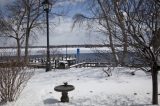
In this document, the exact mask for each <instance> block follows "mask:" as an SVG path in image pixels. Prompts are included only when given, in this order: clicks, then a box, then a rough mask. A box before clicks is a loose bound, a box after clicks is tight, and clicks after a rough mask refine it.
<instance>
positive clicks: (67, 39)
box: [34, 19, 104, 45]
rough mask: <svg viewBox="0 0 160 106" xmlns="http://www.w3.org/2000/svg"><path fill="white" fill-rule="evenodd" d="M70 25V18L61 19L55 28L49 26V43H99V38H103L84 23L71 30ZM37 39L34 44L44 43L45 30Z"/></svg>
mask: <svg viewBox="0 0 160 106" xmlns="http://www.w3.org/2000/svg"><path fill="white" fill-rule="evenodd" d="M71 27H72V20H71V19H64V20H61V23H60V24H59V25H58V26H56V27H55V29H51V28H53V27H51V26H50V35H49V37H50V45H66V44H95V43H101V42H102V41H101V39H104V37H103V36H100V34H99V33H96V32H90V31H87V30H86V26H85V25H84V26H83V27H75V28H74V29H73V30H72V29H71ZM38 39H39V40H38V41H37V42H36V43H34V45H46V33H45V32H44V33H43V36H42V34H41V36H40V37H39V38H38Z"/></svg>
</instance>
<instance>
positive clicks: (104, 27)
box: [73, 0, 128, 65]
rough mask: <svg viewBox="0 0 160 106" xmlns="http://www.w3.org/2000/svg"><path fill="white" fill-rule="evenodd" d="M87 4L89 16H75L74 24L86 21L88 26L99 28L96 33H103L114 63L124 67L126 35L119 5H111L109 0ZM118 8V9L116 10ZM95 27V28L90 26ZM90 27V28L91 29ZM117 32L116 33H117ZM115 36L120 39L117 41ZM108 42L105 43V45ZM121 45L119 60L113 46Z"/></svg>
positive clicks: (92, 0)
mask: <svg viewBox="0 0 160 106" xmlns="http://www.w3.org/2000/svg"><path fill="white" fill-rule="evenodd" d="M87 3H88V4H89V5H88V7H87V9H88V10H89V13H90V14H89V15H88V16H87V15H84V14H79V13H78V14H76V15H75V16H74V17H73V19H74V24H73V26H74V25H75V23H77V22H78V23H80V24H82V22H83V21H87V24H89V26H92V25H95V24H93V23H96V24H97V25H98V26H99V27H97V28H95V29H97V31H98V32H100V33H103V34H104V35H105V36H106V37H107V38H108V39H109V40H108V41H109V44H110V48H111V51H112V54H113V58H114V61H115V63H116V64H117V65H118V64H121V65H124V59H126V58H127V52H128V51H127V47H128V44H127V41H128V38H127V34H126V32H125V23H124V21H123V20H122V17H121V14H119V12H120V8H119V5H116V6H115V5H113V4H114V2H113V1H109V0H88V1H87ZM117 8H118V9H117ZM92 27H95V26H92ZM92 27H91V28H92ZM117 32H118V33H117ZM117 36H119V37H120V38H119V39H117ZM107 43H108V42H105V44H107ZM116 44H121V45H122V47H123V54H122V56H121V60H120V59H119V57H118V55H117V50H116V47H115V45H116Z"/></svg>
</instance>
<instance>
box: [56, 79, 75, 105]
mask: <svg viewBox="0 0 160 106" xmlns="http://www.w3.org/2000/svg"><path fill="white" fill-rule="evenodd" d="M74 89H75V88H74V86H73V85H68V83H67V82H66V83H64V85H59V86H56V87H55V88H54V90H55V91H57V92H62V96H61V102H69V97H68V92H69V91H72V90H74Z"/></svg>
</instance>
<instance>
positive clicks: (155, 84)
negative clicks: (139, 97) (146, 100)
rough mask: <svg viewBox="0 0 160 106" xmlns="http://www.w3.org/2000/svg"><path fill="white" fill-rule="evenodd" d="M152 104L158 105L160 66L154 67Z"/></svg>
mask: <svg viewBox="0 0 160 106" xmlns="http://www.w3.org/2000/svg"><path fill="white" fill-rule="evenodd" d="M152 87H153V88H152V104H154V105H158V68H157V65H154V66H153V67H152Z"/></svg>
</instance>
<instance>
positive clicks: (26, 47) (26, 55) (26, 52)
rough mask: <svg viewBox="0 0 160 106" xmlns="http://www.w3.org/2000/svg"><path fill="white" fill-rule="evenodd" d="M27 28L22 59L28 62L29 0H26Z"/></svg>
mask: <svg viewBox="0 0 160 106" xmlns="http://www.w3.org/2000/svg"><path fill="white" fill-rule="evenodd" d="M27 4H28V5H27V28H26V42H25V57H24V61H25V63H26V64H28V45H29V35H30V27H29V25H30V6H29V0H27Z"/></svg>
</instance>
